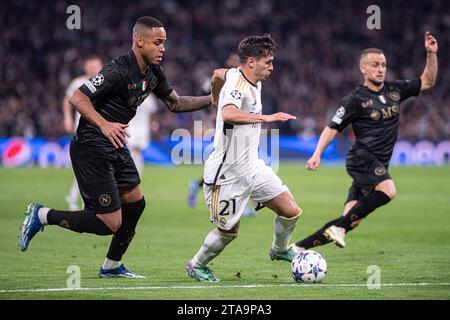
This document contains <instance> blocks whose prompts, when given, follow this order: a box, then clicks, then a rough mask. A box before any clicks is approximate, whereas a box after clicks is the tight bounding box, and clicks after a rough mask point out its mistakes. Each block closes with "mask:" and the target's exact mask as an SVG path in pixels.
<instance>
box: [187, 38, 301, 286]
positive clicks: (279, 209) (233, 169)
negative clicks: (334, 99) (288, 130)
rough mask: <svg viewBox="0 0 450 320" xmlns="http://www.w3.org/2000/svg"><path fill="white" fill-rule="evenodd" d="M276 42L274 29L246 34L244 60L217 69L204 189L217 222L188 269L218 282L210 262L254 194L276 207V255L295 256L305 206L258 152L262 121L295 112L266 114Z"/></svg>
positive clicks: (231, 237) (193, 274)
mask: <svg viewBox="0 0 450 320" xmlns="http://www.w3.org/2000/svg"><path fill="white" fill-rule="evenodd" d="M275 51H276V43H275V41H274V40H273V39H272V38H271V36H270V35H264V36H251V37H247V38H245V39H243V40H242V41H241V42H240V44H239V47H238V55H239V60H240V66H239V67H238V68H231V69H228V70H225V69H220V70H216V71H215V76H214V77H213V79H212V81H213V96H214V97H217V91H218V89H217V87H219V86H220V84H221V83H220V82H221V80H222V83H223V81H225V83H224V84H223V87H222V88H221V90H220V94H219V97H218V110H217V118H216V134H215V137H214V151H213V152H212V154H211V155H210V157H209V158H208V160H207V161H206V163H205V168H204V176H203V178H204V185H203V186H204V194H205V201H206V203H207V205H208V208H209V211H210V220H211V222H213V223H214V224H216V226H217V227H216V228H214V229H213V230H212V231H211V232H210V233H209V234H208V235H207V236H206V238H205V240H204V242H203V245H202V246H201V247H200V250H199V251H198V252H197V253H196V254H195V256H194V257H193V258H192V259H191V260H190V261H189V262H188V263H187V266H186V274H187V275H188V276H190V277H192V278H194V279H196V280H197V281H206V282H217V281H220V280H219V279H217V278H216V277H215V275H214V274H213V272H212V270H211V269H210V268H209V267H208V266H207V265H208V263H209V262H210V261H211V260H212V259H214V258H215V257H217V256H218V255H219V254H220V252H222V250H223V249H224V248H225V247H226V246H227V245H228V244H230V243H231V241H232V240H234V239H235V238H236V237H237V236H238V233H239V221H240V218H241V215H242V212H243V211H244V209H245V207H246V205H247V202H248V201H249V199H252V200H254V201H256V202H259V203H262V204H263V205H264V206H266V207H268V208H270V209H272V210H273V211H274V212H275V213H276V216H275V220H274V224H273V225H274V238H273V243H272V247H271V248H270V249H269V256H270V258H271V259H272V260H285V261H289V262H290V261H292V259H293V258H294V256H295V253H294V252H293V251H292V249H290V248H288V243H289V239H290V237H291V235H292V233H293V231H294V229H295V225H296V222H297V219H298V218H299V216H300V214H301V209H300V207H299V206H298V204H297V203H296V201H295V200H294V198H293V196H292V194H291V193H290V192H289V190H288V188H287V187H286V185H284V184H283V183H282V181H281V180H280V178H279V177H278V176H277V175H276V174H275V173H274V172H273V170H272V168H270V167H269V166H267V165H266V164H265V163H264V162H263V160H261V159H259V158H258V145H259V136H260V132H261V123H268V122H277V121H281V122H284V121H288V120H291V119H296V118H295V117H294V116H292V115H290V114H287V113H283V112H278V113H275V114H271V115H263V114H262V105H261V82H262V81H264V80H266V79H267V78H268V77H269V75H270V73H271V72H272V70H273V59H274V54H275Z"/></svg>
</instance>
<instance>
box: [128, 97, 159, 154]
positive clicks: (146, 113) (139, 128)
mask: <svg viewBox="0 0 450 320" xmlns="http://www.w3.org/2000/svg"><path fill="white" fill-rule="evenodd" d="M156 110H157V102H156V98H155V96H154V95H153V94H151V95H149V96H148V97H147V98H146V99H145V100H144V101H143V102H142V103H141V104H140V105H139V107H137V110H136V115H135V116H134V117H133V119H131V121H130V122H129V123H128V124H129V127H128V128H127V129H126V130H127V132H128V133H129V134H130V138H128V147H130V148H138V149H141V150H143V149H145V148H147V146H148V144H149V142H150V115H151V114H152V113H154V112H156Z"/></svg>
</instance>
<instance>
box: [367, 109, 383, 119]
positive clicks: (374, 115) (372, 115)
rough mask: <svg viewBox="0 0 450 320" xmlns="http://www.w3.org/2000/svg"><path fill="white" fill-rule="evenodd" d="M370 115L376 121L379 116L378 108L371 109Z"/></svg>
mask: <svg viewBox="0 0 450 320" xmlns="http://www.w3.org/2000/svg"><path fill="white" fill-rule="evenodd" d="M370 117H371V118H372V119H373V120H375V121H378V120H380V118H381V112H380V111H378V110H373V111H372V113H371V114H370Z"/></svg>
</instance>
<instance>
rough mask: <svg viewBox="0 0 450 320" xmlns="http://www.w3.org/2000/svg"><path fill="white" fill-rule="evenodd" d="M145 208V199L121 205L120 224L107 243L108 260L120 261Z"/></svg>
mask: <svg viewBox="0 0 450 320" xmlns="http://www.w3.org/2000/svg"><path fill="white" fill-rule="evenodd" d="M144 208H145V199H144V197H142V199H141V200H139V201H136V202H133V203H125V204H123V205H122V225H121V226H120V228H119V230H117V232H116V233H115V234H114V236H113V238H112V240H111V244H110V245H109V250H108V254H107V255H106V257H107V258H108V259H110V260H114V261H120V260H122V256H123V255H124V254H125V252H126V251H127V249H128V246H129V245H130V243H131V240H133V237H134V234H135V233H136V232H135V230H136V225H137V223H138V221H139V218H140V217H141V214H142V212H144Z"/></svg>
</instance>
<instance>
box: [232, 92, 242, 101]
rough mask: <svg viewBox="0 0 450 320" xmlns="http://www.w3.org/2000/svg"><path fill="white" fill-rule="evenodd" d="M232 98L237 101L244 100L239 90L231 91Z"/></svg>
mask: <svg viewBox="0 0 450 320" xmlns="http://www.w3.org/2000/svg"><path fill="white" fill-rule="evenodd" d="M231 96H232V97H233V98H234V99H236V100H241V99H242V93H241V92H240V91H239V90H233V91H231Z"/></svg>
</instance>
